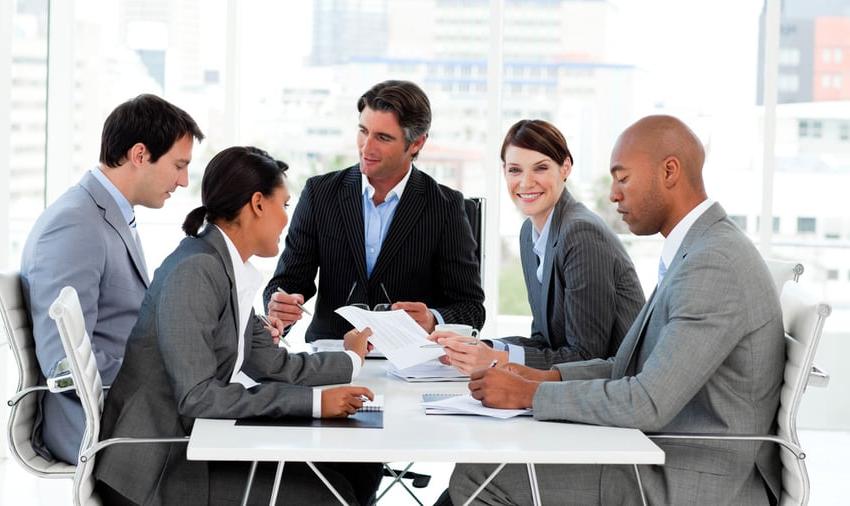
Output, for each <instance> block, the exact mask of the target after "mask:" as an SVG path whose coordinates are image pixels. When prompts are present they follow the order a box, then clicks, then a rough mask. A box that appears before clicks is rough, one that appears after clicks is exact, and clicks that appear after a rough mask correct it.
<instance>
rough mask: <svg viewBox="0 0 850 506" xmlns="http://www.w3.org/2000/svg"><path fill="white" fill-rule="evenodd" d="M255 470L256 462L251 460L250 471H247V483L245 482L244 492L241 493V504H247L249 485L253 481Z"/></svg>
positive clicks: (249, 492)
mask: <svg viewBox="0 0 850 506" xmlns="http://www.w3.org/2000/svg"><path fill="white" fill-rule="evenodd" d="M256 472H257V462H256V461H254V462H251V471H250V472H249V473H248V483H246V484H245V493H243V494H242V506H246V505H247V504H248V496H249V495H251V485H252V484H253V483H254V474H256Z"/></svg>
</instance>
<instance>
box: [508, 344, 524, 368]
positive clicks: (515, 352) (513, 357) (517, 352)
mask: <svg viewBox="0 0 850 506" xmlns="http://www.w3.org/2000/svg"><path fill="white" fill-rule="evenodd" d="M506 346H507V347H508V362H513V363H514V364H520V365H525V348H523V347H522V346H517V345H515V344H508V345H506Z"/></svg>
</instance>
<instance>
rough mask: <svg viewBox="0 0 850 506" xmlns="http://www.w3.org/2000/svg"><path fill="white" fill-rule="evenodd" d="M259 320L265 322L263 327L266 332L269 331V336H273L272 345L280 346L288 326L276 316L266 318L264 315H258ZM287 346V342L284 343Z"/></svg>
mask: <svg viewBox="0 0 850 506" xmlns="http://www.w3.org/2000/svg"><path fill="white" fill-rule="evenodd" d="M257 318H259V319H260V321H261V322H263V326H264V327H265V328H266V330H268V331H269V334H271V336H272V343H274V344H278V343H279V342H280V340H281V339H283V331H284V329H285V328H286V324H285V323H284V322H283V320H281V319H280V318H277V317H275V316H270V317H266V316H264V315H257ZM283 343H284V344H286V341H285V340H284V342H283Z"/></svg>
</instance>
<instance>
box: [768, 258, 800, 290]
mask: <svg viewBox="0 0 850 506" xmlns="http://www.w3.org/2000/svg"><path fill="white" fill-rule="evenodd" d="M764 263H766V264H767V268H768V270H769V271H770V277H772V278H773V284H774V285H775V286H776V293H779V294H781V293H782V287H783V286H785V282H786V281H799V280H800V275H802V274H803V271H804V270H805V269H804V268H803V264H801V263H799V262H792V261H789V260H780V259H778V258H765V259H764Z"/></svg>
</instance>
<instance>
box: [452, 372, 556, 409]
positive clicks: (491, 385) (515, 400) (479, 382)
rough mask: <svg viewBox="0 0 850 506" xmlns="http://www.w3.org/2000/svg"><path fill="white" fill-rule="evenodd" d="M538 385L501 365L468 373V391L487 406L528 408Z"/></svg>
mask: <svg viewBox="0 0 850 506" xmlns="http://www.w3.org/2000/svg"><path fill="white" fill-rule="evenodd" d="M539 385H540V383H539V382H537V381H531V380H527V379H525V378H523V377H522V376H519V375H516V374H514V373H512V372H509V371H506V370H505V369H504V368H502V367H488V368H487V369H479V370H477V371H474V372H473V373H472V374H471V375H470V381H469V392H470V394H472V397H474V398H476V399H478V400H479V401H481V404H483V405H485V406H487V407H488V408H505V409H524V408H530V407H531V405H532V402H533V400H534V393H535V392H537V387H538V386H539Z"/></svg>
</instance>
